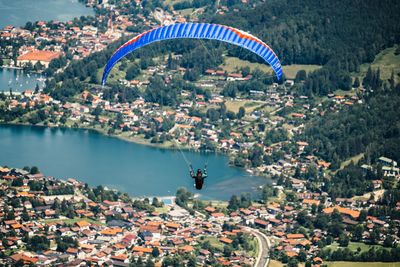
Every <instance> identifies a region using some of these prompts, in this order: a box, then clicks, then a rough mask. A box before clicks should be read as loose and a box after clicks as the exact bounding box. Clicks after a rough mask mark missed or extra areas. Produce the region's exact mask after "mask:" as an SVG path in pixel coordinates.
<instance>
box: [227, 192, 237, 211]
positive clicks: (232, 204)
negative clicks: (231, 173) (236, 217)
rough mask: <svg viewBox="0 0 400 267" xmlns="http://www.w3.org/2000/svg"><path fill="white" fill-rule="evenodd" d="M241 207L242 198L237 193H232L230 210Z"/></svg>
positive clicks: (229, 204)
mask: <svg viewBox="0 0 400 267" xmlns="http://www.w3.org/2000/svg"><path fill="white" fill-rule="evenodd" d="M239 207H240V199H239V198H238V196H236V195H232V196H231V198H230V200H229V203H228V207H227V208H228V209H229V210H238V209H239Z"/></svg>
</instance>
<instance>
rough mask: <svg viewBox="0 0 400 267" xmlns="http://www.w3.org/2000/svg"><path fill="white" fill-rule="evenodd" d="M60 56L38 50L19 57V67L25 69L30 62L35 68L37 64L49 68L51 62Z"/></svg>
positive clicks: (57, 53)
mask: <svg viewBox="0 0 400 267" xmlns="http://www.w3.org/2000/svg"><path fill="white" fill-rule="evenodd" d="M60 56H61V53H60V52H54V51H41V50H36V51H32V52H28V53H26V54H23V55H21V56H19V57H18V58H17V66H19V67H23V66H25V65H26V64H27V63H28V62H30V63H31V64H32V65H33V66H34V65H35V64H36V63H37V62H40V64H42V65H44V66H45V67H46V68H47V67H48V66H49V63H50V61H52V60H53V59H55V58H58V57H60Z"/></svg>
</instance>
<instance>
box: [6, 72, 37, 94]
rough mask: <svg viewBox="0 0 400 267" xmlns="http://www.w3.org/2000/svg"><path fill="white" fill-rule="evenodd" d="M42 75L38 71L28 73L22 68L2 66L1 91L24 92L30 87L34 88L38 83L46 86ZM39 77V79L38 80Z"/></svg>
mask: <svg viewBox="0 0 400 267" xmlns="http://www.w3.org/2000/svg"><path fill="white" fill-rule="evenodd" d="M41 78H42V76H41V75H40V74H36V73H29V74H28V73H26V72H24V71H22V70H17V69H7V68H0V92H1V91H7V92H8V91H10V89H11V90H12V91H17V92H22V91H24V90H27V89H30V90H34V89H35V87H36V84H37V85H39V88H43V87H44V81H43V80H41ZM38 79H39V80H38Z"/></svg>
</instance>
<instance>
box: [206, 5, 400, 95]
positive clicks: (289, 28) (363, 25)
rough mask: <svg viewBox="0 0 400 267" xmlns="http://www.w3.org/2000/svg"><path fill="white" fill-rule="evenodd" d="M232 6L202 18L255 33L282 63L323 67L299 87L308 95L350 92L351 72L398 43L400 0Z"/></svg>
mask: <svg viewBox="0 0 400 267" xmlns="http://www.w3.org/2000/svg"><path fill="white" fill-rule="evenodd" d="M228 2H235V1H228ZM237 8H239V9H240V10H239V12H234V11H233V12H230V13H227V14H223V15H209V13H207V14H206V15H205V18H204V19H205V20H206V21H212V22H214V23H220V24H226V25H230V26H233V27H237V28H239V29H244V30H247V31H249V32H251V33H252V34H254V35H256V36H258V37H260V38H261V39H262V40H264V41H265V42H266V43H268V44H269V45H270V46H271V48H272V49H274V50H275V52H276V53H277V55H278V56H279V58H280V59H281V62H282V65H290V64H318V65H323V66H324V67H323V68H322V69H320V70H317V71H315V72H313V73H311V74H310V75H309V76H308V77H307V79H306V81H305V83H304V86H303V87H301V88H300V90H301V92H302V93H304V94H307V95H326V94H327V93H329V92H332V91H333V90H335V89H338V88H340V89H344V90H349V89H350V88H351V78H350V75H349V74H350V73H351V72H356V71H359V67H360V64H361V63H365V62H372V61H373V59H374V57H375V55H376V54H377V53H378V52H379V51H381V50H382V49H384V48H387V47H391V46H393V45H394V44H398V43H399V42H400V22H399V20H398V14H399V13H400V2H399V1H395V0H383V1H374V0H367V1H363V0H355V1H351V0H344V1H339V2H337V1H329V0H322V1H319V0H305V1H300V0H283V1H281V0H271V1H268V2H264V3H262V4H260V6H258V7H256V8H254V9H253V8H247V7H243V6H240V5H239V4H237ZM229 53H230V54H231V55H235V56H238V57H241V58H243V59H247V60H251V61H260V59H258V58H257V57H256V56H254V55H252V54H251V53H245V54H243V53H241V50H240V49H239V48H231V49H230V50H229Z"/></svg>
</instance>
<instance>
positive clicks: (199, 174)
mask: <svg viewBox="0 0 400 267" xmlns="http://www.w3.org/2000/svg"><path fill="white" fill-rule="evenodd" d="M190 176H191V177H192V178H193V179H194V182H195V187H196V189H197V190H200V189H202V188H203V184H204V179H205V178H207V166H206V167H204V170H203V171H201V169H197V171H196V173H195V172H194V170H193V166H192V164H190Z"/></svg>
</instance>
